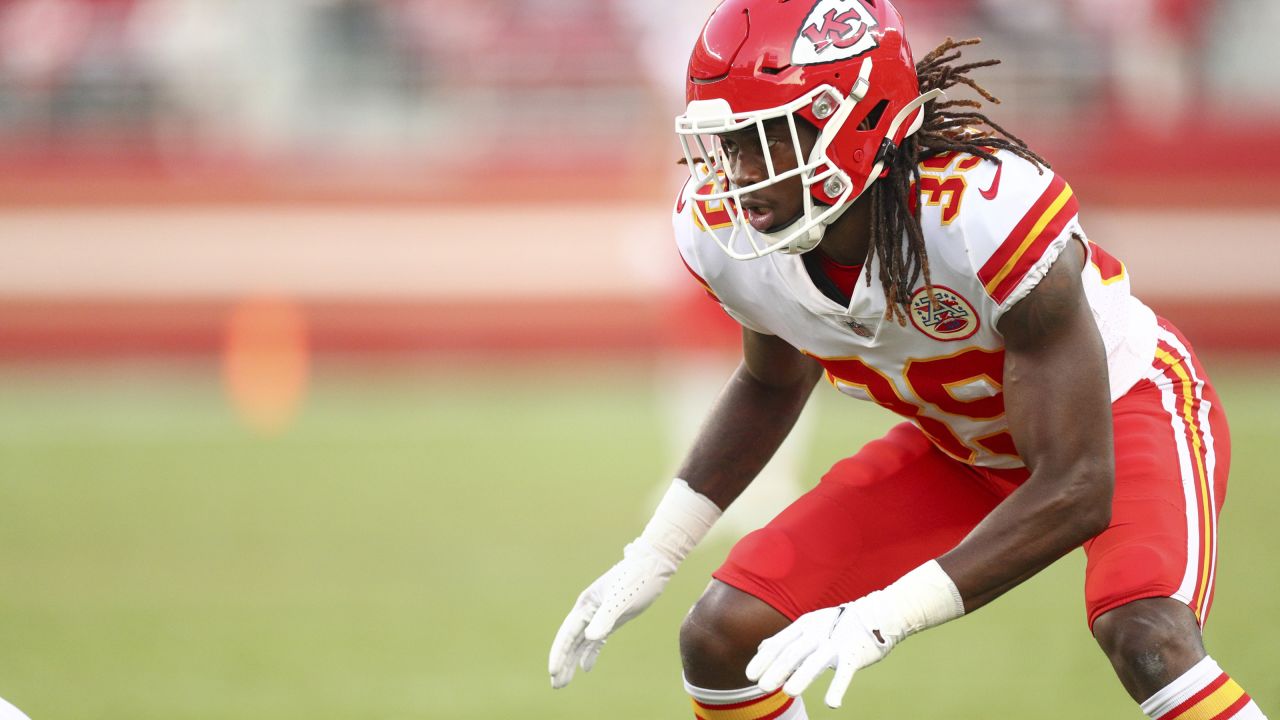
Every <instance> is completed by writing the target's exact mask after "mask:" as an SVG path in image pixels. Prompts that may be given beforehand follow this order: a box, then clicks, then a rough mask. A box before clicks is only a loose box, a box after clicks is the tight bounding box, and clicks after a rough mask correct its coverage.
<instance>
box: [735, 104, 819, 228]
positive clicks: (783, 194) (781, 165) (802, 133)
mask: <svg viewBox="0 0 1280 720" xmlns="http://www.w3.org/2000/svg"><path fill="white" fill-rule="evenodd" d="M796 130H797V134H798V135H799V137H800V145H801V149H802V152H803V154H804V156H805V157H807V156H808V154H809V152H810V151H811V150H812V149H813V145H814V143H815V142H816V141H817V138H818V131H817V129H816V128H814V127H813V126H812V125H810V124H808V123H806V122H804V121H803V120H800V121H798V122H797V123H796ZM764 136H765V143H766V147H761V146H760V133H759V131H757V130H756V128H754V127H751V128H747V129H744V130H738V131H735V132H731V133H725V134H723V135H721V136H720V146H721V148H723V150H724V154H725V156H726V157H727V159H728V168H727V169H728V172H729V182H730V183H732V184H733V185H734V186H736V187H746V186H748V185H753V184H755V183H758V182H761V181H764V180H767V179H768V178H769V170H768V168H767V167H766V166H765V162H764V153H765V152H766V151H767V152H768V153H769V155H770V158H771V159H772V160H773V171H774V174H775V175H780V174H782V173H784V172H786V171H788V170H792V169H794V168H795V167H797V166H798V165H799V164H800V158H798V157H796V151H795V144H794V143H793V142H792V141H791V130H790V128H789V127H788V125H787V121H786V120H785V119H783V118H775V119H773V120H767V121H765V124H764ZM803 193H804V185H803V184H802V183H801V181H800V177H799V176H798V175H797V176H796V177H793V178H788V179H787V180H784V181H782V182H779V183H775V184H773V185H769V186H767V187H763V188H761V189H759V190H756V191H754V192H750V193H747V194H746V195H744V196H742V209H743V211H744V212H746V214H747V221H748V222H750V223H751V227H753V228H755V229H756V230H758V231H760V232H769V231H772V230H776V229H780V228H783V227H785V226H786V225H787V224H788V223H790V222H791V221H792V220H795V219H796V218H797V217H799V216H800V213H801V212H802V211H803V209H804V196H803Z"/></svg>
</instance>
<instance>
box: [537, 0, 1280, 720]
mask: <svg viewBox="0 0 1280 720" xmlns="http://www.w3.org/2000/svg"><path fill="white" fill-rule="evenodd" d="M967 44H971V42H958V43H957V42H953V41H948V42H946V43H944V44H943V45H942V46H940V47H939V48H937V49H936V50H934V51H933V52H931V53H929V54H928V55H927V56H926V57H924V58H923V59H922V60H921V61H920V62H919V63H918V64H917V63H915V62H914V61H913V58H912V54H911V51H910V49H909V47H908V45H907V42H906V39H905V37H904V35H903V27H902V19H901V17H900V16H899V15H898V13H897V11H896V10H895V9H894V8H893V6H892V5H891V4H890V3H889V2H888V0H803V1H800V2H796V1H794V0H793V1H792V2H777V0H726V2H724V3H723V4H722V5H720V6H719V8H717V10H716V11H715V12H714V13H713V15H712V16H711V18H710V20H708V22H707V24H706V26H705V28H704V29H703V32H702V34H701V37H700V38H699V39H698V42H697V44H696V46H695V48H694V51H693V55H692V57H691V59H690V61H689V70H688V83H687V98H688V101H689V102H688V108H687V110H686V112H685V113H684V114H683V115H681V116H680V117H679V118H677V120H676V132H677V134H678V135H679V137H680V139H681V141H682V142H683V145H684V148H685V155H686V161H687V164H688V168H689V170H690V173H691V175H692V177H691V179H690V181H689V182H688V183H687V185H686V187H685V190H684V192H683V194H682V195H681V197H680V200H679V201H678V202H677V205H676V208H675V217H674V223H675V234H676V240H677V244H678V246H679V249H680V253H681V255H682V256H683V258H684V261H685V264H686V265H687V266H688V267H689V270H690V271H691V272H692V273H693V274H694V276H695V277H696V278H697V280H698V282H699V283H701V284H702V285H703V286H704V287H705V289H706V290H707V291H708V292H709V293H711V294H712V296H713V297H714V298H715V299H716V300H718V301H719V302H720V304H721V305H722V306H723V308H724V310H725V311H726V312H727V313H728V314H729V315H731V316H732V317H733V318H734V319H736V320H737V321H738V322H739V323H740V324H741V325H742V327H743V331H742V333H743V359H742V362H741V364H740V365H739V367H738V369H737V371H736V372H735V373H734V375H733V377H732V378H731V379H730V381H729V384H728V385H727V386H726V388H725V390H724V391H723V393H722V395H721V396H720V398H719V400H718V401H717V403H716V405H715V407H714V408H713V409H712V411H711V414H710V417H709V419H708V421H707V422H706V424H705V425H704V428H703V429H702V430H701V431H700V433H699V435H698V436H697V439H696V441H695V444H694V446H693V448H692V450H691V451H690V452H689V455H688V457H687V458H686V459H685V461H684V463H683V465H682V466H681V468H680V470H679V473H678V476H679V478H678V479H676V480H675V481H674V482H673V483H672V485H671V487H670V489H669V491H668V492H667V494H666V496H665V497H664V498H663V500H662V501H661V503H659V505H658V508H657V510H656V511H655V513H654V515H653V518H652V520H651V521H650V522H649V523H648V525H647V526H646V527H645V528H644V530H643V532H642V533H641V534H640V536H639V537H638V538H636V539H635V540H634V541H633V542H632V543H630V544H629V545H627V546H626V548H625V550H624V552H623V559H622V560H621V561H620V562H619V563H618V564H617V565H615V566H614V567H613V568H611V569H610V570H609V571H608V572H606V573H605V574H604V575H603V576H602V577H600V578H599V579H598V580H596V581H595V582H593V583H592V584H591V585H590V586H589V587H588V588H587V589H586V591H584V592H583V593H582V594H581V595H580V597H579V598H578V601H577V603H576V604H575V605H574V607H573V610H572V611H571V612H570V614H569V616H568V618H566V620H565V621H564V624H563V625H562V626H561V628H560V631H559V633H558V634H557V635H556V638H555V640H554V643H553V645H552V648H551V656H550V672H551V681H552V685H553V686H555V687H562V686H564V685H565V684H566V683H568V682H569V681H570V679H571V678H572V677H573V674H574V671H575V668H576V667H582V668H583V669H590V668H591V666H592V665H593V664H594V662H595V660H596V657H597V655H598V653H599V652H600V649H601V647H602V645H603V643H604V641H605V638H606V637H608V635H609V634H610V633H611V632H612V631H614V630H615V629H617V627H619V626H620V625H622V624H623V623H625V622H627V621H628V620H630V619H631V618H633V617H635V616H636V615H637V614H639V613H640V612H641V611H643V610H644V609H645V608H646V607H647V606H648V605H649V604H650V603H652V602H653V600H654V599H655V598H656V597H657V596H658V594H659V593H660V592H661V590H662V588H663V586H664V585H665V584H666V582H667V579H668V578H669V577H670V576H671V575H672V573H674V572H675V570H676V568H677V567H678V566H679V564H680V562H681V561H682V560H683V558H684V557H685V555H686V554H687V553H688V552H689V551H690V549H691V548H692V547H693V546H694V545H695V544H696V543H697V542H698V541H699V540H700V539H701V538H702V537H703V536H704V535H705V534H706V532H707V531H708V530H709V529H710V527H711V526H712V524H713V523H714V522H715V521H716V519H717V518H718V517H719V515H720V513H721V511H722V509H723V508H725V507H727V506H728V505H729V504H730V503H731V502H732V501H733V500H734V498H735V497H737V495H738V494H739V493H740V492H741V491H742V490H743V488H744V487H745V486H746V485H747V484H748V483H750V481H751V479H752V478H753V477H754V476H755V474H756V472H757V471H758V470H759V469H760V468H761V466H762V465H763V464H764V463H765V462H766V461H767V460H768V458H769V457H770V455H771V454H772V453H773V452H774V450H775V449H776V448H777V447H778V444H779V443H780V442H781V441H782V439H783V438H784V437H785V436H786V434H787V432H788V431H789V429H790V428H791V425H792V423H793V422H794V421H795V419H796V417H797V415H798V413H799V412H800V410H801V408H802V407H803V406H804V404H805V402H806V400H807V398H808V397H809V395H810V393H811V391H812V389H813V387H814V386H815V384H816V383H817V382H818V381H819V380H820V379H822V378H824V377H825V379H826V380H827V381H828V382H830V383H831V384H832V385H834V386H835V388H836V389H838V390H839V391H841V392H843V393H845V394H848V395H851V396H853V397H857V398H861V399H864V400H870V401H872V402H875V403H878V404H880V405H882V406H884V407H885V408H887V409H889V410H891V411H893V412H895V413H898V414H899V415H901V416H903V418H904V419H905V422H904V423H902V424H901V425H898V426H896V427H895V428H893V429H892V430H891V431H890V432H889V433H888V434H887V435H886V436H885V437H883V438H881V439H879V440H876V441H874V442H872V443H870V444H868V445H867V446H865V447H863V448H862V449H861V450H859V451H858V452H857V453H856V454H855V455H854V456H852V457H850V458H847V459H845V460H842V461H840V462H838V463H836V465H835V466H834V467H832V468H831V470H830V471H829V472H828V473H827V474H826V475H825V476H824V477H823V478H822V481H821V482H820V483H819V484H818V485H817V487H815V488H814V489H813V490H811V491H810V492H809V493H807V494H806V495H804V496H803V497H801V498H800V499H799V500H797V501H796V502H795V503H793V504H791V505H790V506H789V507H787V508H786V509H784V510H782V512H781V513H780V514H779V515H778V516H777V517H776V518H774V519H773V520H772V521H771V522H770V523H769V524H768V525H767V526H766V527H764V528H762V529H760V530H758V531H755V532H753V533H750V534H748V535H747V536H745V537H744V538H743V539H742V540H741V541H739V542H738V543H737V545H736V546H735V547H734V548H733V550H732V552H731V553H730V554H729V557H728V559H727V560H726V561H725V563H724V565H723V566H721V567H720V569H719V570H717V571H716V572H715V573H714V577H715V580H714V581H713V582H712V584H711V585H710V586H709V587H708V589H707V590H706V592H705V593H704V594H703V596H702V597H701V598H700V599H699V600H698V602H697V604H696V605H695V606H694V608H693V609H692V610H691V611H690V613H689V615H688V616H687V618H686V620H685V622H684V625H683V627H682V628H681V632H680V647H681V655H682V658H683V661H684V677H685V685H686V689H687V690H688V692H689V694H690V695H691V696H692V698H693V705H694V712H695V714H696V715H697V716H698V717H700V718H704V719H706V720H718V719H724V720H727V719H729V718H733V719H734V720H757V719H763V718H785V719H788V720H794V719H795V718H804V717H806V715H805V709H804V704H803V701H802V700H801V699H800V697H799V696H800V694H801V693H802V692H803V691H804V690H805V689H806V688H807V687H808V686H809V685H810V684H811V683H813V682H814V681H815V680H816V679H817V678H818V677H819V676H820V675H821V674H822V673H823V672H824V671H825V670H826V669H828V668H831V669H834V671H835V672H834V675H833V677H832V680H831V682H830V683H829V685H828V690H827V692H826V702H827V704H828V705H830V706H832V707H836V706H839V705H840V703H841V701H842V699H843V698H844V695H845V691H846V689H847V688H848V686H849V683H850V680H851V679H852V677H853V675H854V673H855V672H857V671H858V670H859V669H861V668H864V667H866V666H868V665H870V664H872V663H875V662H878V661H880V660H881V659H883V658H884V657H885V656H886V655H888V653H889V652H890V651H891V650H892V649H893V648H894V647H895V646H896V645H897V644H898V643H899V642H901V641H903V640H904V639H905V638H907V637H908V636H909V635H911V634H913V633H917V632H920V631H922V630H925V629H928V628H931V627H934V626H936V625H939V624H941V623H944V622H947V621H949V620H953V619H955V618H957V617H960V616H961V615H964V614H966V613H970V612H973V611H974V610H977V609H978V608H980V607H982V606H983V605H985V604H987V603H989V602H991V601H992V600H993V599H995V598H997V597H999V596H1000V595H1002V594H1003V593H1005V592H1008V591H1009V590H1011V589H1013V588H1014V587H1016V586H1017V585H1018V584H1020V583H1022V582H1023V581H1025V580H1027V579H1028V578H1030V577H1031V576H1033V575H1035V574H1036V573H1037V572H1039V571H1040V570H1042V569H1044V568H1045V567H1047V566H1048V565H1050V564H1051V563H1053V562H1054V561H1056V560H1057V559H1058V558H1060V557H1062V556H1063V555H1065V554H1066V553H1068V552H1070V551H1071V550H1073V549H1074V548H1076V547H1079V546H1082V545H1083V547H1084V550H1085V553H1086V555H1087V571H1086V576H1085V583H1084V601H1085V605H1086V608H1087V610H1088V623H1089V627H1090V629H1091V631H1092V633H1093V635H1094V637H1095V638H1096V639H1097V641H1098V643H1099V645H1100V646H1101V647H1102V649H1103V651H1104V652H1105V653H1106V655H1107V657H1108V658H1109V659H1110V661H1111V664H1112V666H1113V668H1114V670H1115V672H1116V674H1117V676H1118V677H1119V680H1120V682H1121V684H1122V685H1123V686H1124V688H1125V689H1126V690H1127V691H1128V692H1129V694H1130V695H1131V696H1132V697H1133V698H1134V700H1135V701H1137V702H1138V703H1140V704H1141V707H1142V710H1143V711H1144V712H1145V713H1146V714H1147V715H1149V716H1150V717H1152V718H1168V719H1170V720H1173V719H1181V720H1189V719H1191V718H1201V719H1206V718H1262V717H1263V714H1262V712H1261V711H1260V710H1259V708H1258V706H1257V705H1256V704H1255V703H1254V702H1253V701H1252V700H1251V699H1250V697H1249V695H1248V694H1246V693H1245V691H1244V690H1243V689H1242V688H1241V687H1240V686H1239V685H1238V684H1237V683H1236V682H1235V681H1233V680H1232V679H1231V678H1230V676H1228V675H1227V674H1225V673H1224V672H1223V670H1222V669H1221V668H1220V667H1219V666H1218V664H1217V663H1216V662H1215V660H1214V659H1213V658H1212V657H1210V656H1209V655H1208V654H1207V653H1206V651H1205V648H1204V646H1203V644H1202V640H1201V628H1202V626H1203V624H1204V621H1205V618H1206V617H1207V615H1208V613H1209V609H1210V606H1211V604H1212V601H1213V586H1214V571H1215V561H1216V557H1217V551H1218V548H1217V519H1218V512H1219V510H1220V509H1221V506H1222V502H1223V499H1224V496H1225V492H1226V483H1227V472H1228V467H1229V464H1230V438H1229V436H1228V429H1227V424H1226V419H1225V417H1224V415H1223V411H1222V407H1221V405H1220V403H1219V401H1218V398H1217V395H1216V394H1215V392H1214V390H1213V387H1212V385H1211V384H1210V382H1209V379H1208V376H1207V375H1206V374H1205V371H1204V368H1203V367H1202V366H1201V365H1200V363H1199V362H1198V360H1197V359H1196V357H1195V354H1194V352H1193V351H1192V349H1191V346H1190V344H1189V343H1188V342H1187V340H1186V338H1184V337H1183V336H1182V335H1181V334H1180V333H1179V332H1178V330H1177V329H1176V328H1174V327H1173V326H1172V325H1170V324H1169V323H1168V322H1167V321H1165V320H1163V319H1161V318H1159V317H1157V316H1156V315H1155V314H1154V313H1153V312H1152V311H1151V310H1150V309H1148V308H1147V306H1146V305H1144V304H1143V303H1142V302H1141V301H1139V300H1138V299H1137V298H1136V297H1134V296H1133V295H1132V294H1131V293H1130V290H1129V275H1128V270H1127V269H1126V268H1125V266H1124V265H1123V264H1122V263H1121V262H1119V261H1118V260H1117V259H1115V258H1114V257H1112V256H1111V255H1109V254H1107V252H1106V251H1105V250H1104V249H1103V248H1102V247H1101V246H1099V245H1098V244H1096V243H1094V242H1093V241H1091V240H1090V239H1089V238H1088V237H1087V236H1086V234H1085V231H1084V229H1083V227H1082V226H1081V224H1080V221H1079V217H1078V207H1077V199H1076V197H1075V195H1074V194H1073V192H1072V190H1071V187H1070V186H1069V185H1068V184H1067V182H1066V181H1065V180H1064V179H1063V178H1062V177H1059V176H1057V175H1055V174H1054V173H1053V172H1052V171H1051V170H1050V169H1049V167H1048V165H1047V164H1046V163H1045V162H1044V161H1043V160H1042V159H1041V158H1040V157H1039V156H1037V155H1036V154H1035V153H1034V152H1032V151H1031V150H1030V149H1028V148H1027V147H1026V145H1025V144H1024V143H1022V142H1021V141H1020V140H1018V139H1017V138H1015V137H1013V136H1012V135H1010V134H1008V133H1007V132H1005V131H1004V130H1003V129H1002V128H1000V127H999V126H998V125H996V124H995V123H993V122H991V121H990V120H988V119H987V118H986V117H985V116H984V115H983V114H981V113H980V112H979V107H980V106H979V103H978V102H977V101H974V100H965V99H957V98H953V97H950V96H948V95H946V94H944V92H946V91H953V90H955V89H957V88H958V86H961V85H963V86H967V87H968V88H970V89H972V90H974V91H976V92H977V93H978V95H979V96H981V97H983V98H985V99H987V100H994V98H992V97H991V96H990V95H989V94H988V93H987V92H986V91H985V90H983V89H982V88H981V86H979V85H978V84H977V83H975V82H974V81H973V79H972V78H971V77H970V72H971V71H972V70H974V69H976V68H979V67H982V66H984V65H989V64H992V62H991V61H989V62H979V63H964V62H962V61H961V60H960V50H961V48H962V46H964V45H967Z"/></svg>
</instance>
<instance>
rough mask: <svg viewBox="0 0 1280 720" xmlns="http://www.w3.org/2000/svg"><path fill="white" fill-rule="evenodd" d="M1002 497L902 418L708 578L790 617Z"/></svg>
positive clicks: (844, 593) (928, 545)
mask: <svg viewBox="0 0 1280 720" xmlns="http://www.w3.org/2000/svg"><path fill="white" fill-rule="evenodd" d="M1003 496H1004V495H1003V493H1002V492H1001V491H998V490H997V489H995V488H994V487H992V486H991V485H990V484H988V483H984V481H983V479H982V477H981V476H980V475H979V473H977V472H975V471H974V470H973V469H972V468H970V467H968V466H966V465H964V464H962V463H960V462H957V461H955V460H953V459H951V458H950V457H948V456H947V455H945V454H943V453H942V452H941V451H939V450H938V449H937V448H936V447H934V446H933V444H932V443H931V442H929V440H928V439H927V438H926V437H925V436H924V435H923V433H921V432H920V430H919V429H918V428H916V427H915V426H914V425H910V424H906V423H904V424H902V425H898V426H897V427H895V428H893V429H892V430H890V431H889V433H888V434H887V435H885V436H884V437H883V438H880V439H878V440H875V441H873V442H871V443H868V444H867V445H866V446H865V447H863V448H862V450H860V451H859V452H858V453H857V454H856V455H854V456H853V457H850V458H847V459H845V460H841V461H840V462H838V463H836V464H835V466H833V467H832V468H831V470H830V471H828V472H827V474H826V475H825V476H823V478H822V481H821V482H820V483H819V484H818V486H817V487H815V488H814V489H813V490H811V491H809V492H808V493H806V494H805V495H804V496H802V497H801V498H800V499H799V500H797V501H796V502H795V503H793V504H791V505H790V506H789V507H787V508H786V509H785V510H783V511H782V512H781V513H780V514H779V515H778V516H777V517H776V518H774V519H773V521H771V522H770V523H769V524H768V525H766V526H765V527H763V528H761V529H759V530H756V531H755V532H752V533H750V534H748V535H746V536H745V537H743V538H742V540H740V541H739V542H738V544H737V545H735V546H734V548H733V550H732V551H731V552H730V553H729V557H728V559H727V560H726V561H725V563H724V565H723V566H721V567H720V569H719V570H717V571H716V572H715V573H714V576H715V577H716V579H718V580H720V581H722V582H724V583H727V584H729V585H731V586H733V587H735V588H738V589H739V590H742V591H744V592H746V593H749V594H750V595H752V596H754V597H757V598H759V599H761V600H763V601H764V602H766V603H768V604H769V605H770V606H772V607H774V608H775V609H777V610H778V611H779V612H781V613H782V614H783V615H786V616H787V617H789V618H791V619H795V618H796V617H798V616H800V615H802V614H804V613H806V612H808V611H810V610H815V609H817V608H821V607H829V606H832V605H838V604H840V603H843V602H848V601H850V600H853V599H856V598H858V597H861V596H863V595H866V594H867V593H869V592H871V591H873V590H878V589H880V588H883V587H884V586H885V585H888V584H889V583H891V582H893V581H894V580H896V579H898V578H899V577H901V576H902V575H903V574H904V573H906V572H907V571H909V570H911V569H912V568H914V567H916V566H917V565H919V564H920V563H923V562H925V561H926V560H928V559H930V558H933V557H937V556H938V555H940V554H942V553H944V552H946V551H947V550H950V549H951V548H952V547H954V546H955V545H956V544H957V543H959V542H960V540H961V539H963V538H964V536H965V535H967V534H968V533H969V531H970V530H972V529H973V527H974V526H975V525H977V524H978V522H979V521H981V520H982V518H983V517H985V516H986V515H987V514H988V513H989V512H991V510H992V509H993V508H994V507H995V506H996V505H997V504H999V502H1000V501H1001V499H1003Z"/></svg>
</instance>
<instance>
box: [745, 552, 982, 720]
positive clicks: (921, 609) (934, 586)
mask: <svg viewBox="0 0 1280 720" xmlns="http://www.w3.org/2000/svg"><path fill="white" fill-rule="evenodd" d="M963 614H964V601H963V600H962V599H961V597H960V592H959V591H958V590H957V589H956V586H955V584H954V583H953V582H951V578H950V577H948V576H947V574H946V573H945V572H944V571H943V570H942V568H941V567H940V566H939V565H938V563H937V562H935V561H933V560H930V561H929V562H927V563H925V564H924V565H921V566H920V567H918V568H916V569H915V570H912V571H911V572H909V573H907V574H906V575H904V576H903V577H902V578H901V579H900V580H898V581H897V582H895V583H893V584H892V585H890V586H889V587H887V588H885V589H884V590H879V591H876V592H873V593H871V594H870V595H867V596H865V597H861V598H858V599H857V600H854V601H853V602H851V603H845V604H844V605H840V606H838V607H831V608H823V609H822V610H815V611H813V612H811V613H805V614H804V615H801V616H800V617H799V618H797V619H796V621H795V622H793V623H791V625H789V626H787V627H786V628H785V629H784V630H783V631H782V632H780V633H778V634H777V635H774V636H773V637H771V638H768V639H766V640H765V641H764V642H762V643H760V648H759V650H758V651H757V652H756V655H755V657H753V658H751V662H749V663H747V679H748V680H751V681H752V682H754V683H756V684H757V685H759V686H760V689H761V690H763V691H765V692H774V691H775V690H777V689H778V688H782V691H783V692H785V693H786V694H788V695H791V696H792V697H795V696H798V695H800V694H801V693H803V692H804V691H805V690H806V689H807V688H808V687H809V685H810V684H812V683H813V681H814V680H815V679H817V677H818V676H819V675H821V674H822V671H824V670H826V669H827V668H834V669H835V671H836V672H835V677H834V678H832V680H831V685H830V687H829V688H828V689H827V695H826V698H825V700H826V703H827V706H828V707H832V708H837V707H840V703H841V702H842V701H843V700H844V694H845V691H847V690H848V689H849V683H850V681H852V680H853V675H854V673H856V672H857V671H859V670H861V669H862V668H865V667H867V666H868V665H874V664H875V663H877V662H880V661H881V660H882V659H884V657H885V656H886V655H888V654H889V651H890V650H892V649H893V647H894V646H895V645H897V644H898V643H899V642H901V641H902V639H903V638H905V637H906V636H908V635H911V634H914V633H916V632H919V631H921V630H924V629H925V628H929V627H933V626H935V625H941V624H942V623H944V622H946V621H948V620H951V619H953V618H957V617H959V616H961V615H963Z"/></svg>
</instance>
